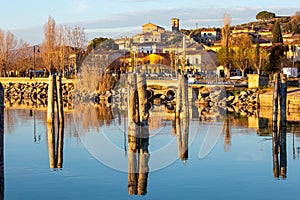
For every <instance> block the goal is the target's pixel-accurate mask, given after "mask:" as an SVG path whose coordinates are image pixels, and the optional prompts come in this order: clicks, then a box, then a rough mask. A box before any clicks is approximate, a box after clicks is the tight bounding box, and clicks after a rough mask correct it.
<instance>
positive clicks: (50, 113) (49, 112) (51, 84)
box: [47, 75, 56, 124]
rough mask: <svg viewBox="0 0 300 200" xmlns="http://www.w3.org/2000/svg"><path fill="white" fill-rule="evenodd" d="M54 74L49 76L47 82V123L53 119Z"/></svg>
mask: <svg viewBox="0 0 300 200" xmlns="http://www.w3.org/2000/svg"><path fill="white" fill-rule="evenodd" d="M55 81H56V76H55V75H50V76H49V84H48V110H47V123H49V124H51V123H52V122H53V121H54V90H55Z"/></svg>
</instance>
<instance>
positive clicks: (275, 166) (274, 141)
mask: <svg viewBox="0 0 300 200" xmlns="http://www.w3.org/2000/svg"><path fill="white" fill-rule="evenodd" d="M272 152H273V174H274V177H275V178H277V177H279V161H278V136H277V122H275V123H274V122H273V130H272Z"/></svg>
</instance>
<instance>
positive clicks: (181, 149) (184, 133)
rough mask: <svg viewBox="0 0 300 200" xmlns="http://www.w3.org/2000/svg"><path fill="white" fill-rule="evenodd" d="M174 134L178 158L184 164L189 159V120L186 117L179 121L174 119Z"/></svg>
mask: <svg viewBox="0 0 300 200" xmlns="http://www.w3.org/2000/svg"><path fill="white" fill-rule="evenodd" d="M176 134H177V144H178V156H179V158H180V160H182V161H183V162H184V164H186V162H187V160H188V157H189V153H188V146H189V144H188V142H189V119H188V117H187V116H185V117H183V118H181V119H179V118H176Z"/></svg>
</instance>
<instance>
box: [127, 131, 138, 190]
mask: <svg viewBox="0 0 300 200" xmlns="http://www.w3.org/2000/svg"><path fill="white" fill-rule="evenodd" d="M128 193H129V194H130V195H134V194H137V160H136V137H134V136H128Z"/></svg>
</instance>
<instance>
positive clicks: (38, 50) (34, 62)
mask: <svg viewBox="0 0 300 200" xmlns="http://www.w3.org/2000/svg"><path fill="white" fill-rule="evenodd" d="M37 47H38V45H33V70H34V78H35V77H36V69H35V68H36V67H35V64H36V60H35V59H36V58H35V52H36V48H37ZM37 52H40V49H37Z"/></svg>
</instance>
